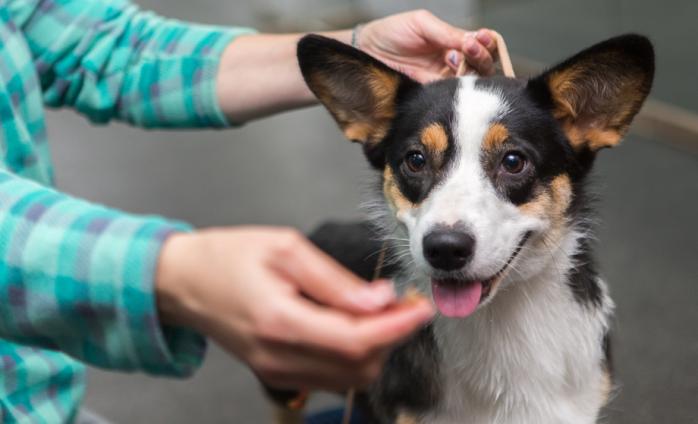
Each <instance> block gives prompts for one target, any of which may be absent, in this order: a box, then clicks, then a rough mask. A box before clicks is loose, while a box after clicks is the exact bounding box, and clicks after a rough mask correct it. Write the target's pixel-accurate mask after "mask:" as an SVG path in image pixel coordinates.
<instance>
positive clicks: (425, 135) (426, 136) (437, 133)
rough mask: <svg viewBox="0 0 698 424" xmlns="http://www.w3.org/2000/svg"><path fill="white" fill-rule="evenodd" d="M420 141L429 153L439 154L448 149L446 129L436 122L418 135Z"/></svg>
mask: <svg viewBox="0 0 698 424" xmlns="http://www.w3.org/2000/svg"><path fill="white" fill-rule="evenodd" d="M420 140H421V142H422V144H423V145H424V147H426V148H427V149H428V150H429V151H430V152H431V153H435V154H440V153H443V152H445V151H446V149H447V148H448V135H447V134H446V129H445V128H444V127H443V125H441V124H440V123H438V122H434V123H432V124H429V125H428V126H427V127H425V128H424V129H423V130H422V132H421V134H420Z"/></svg>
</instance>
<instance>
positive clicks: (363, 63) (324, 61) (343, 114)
mask: <svg viewBox="0 0 698 424" xmlns="http://www.w3.org/2000/svg"><path fill="white" fill-rule="evenodd" d="M298 63H299V65H300V69H301V72H302V73H303V78H304V79H305V81H306V83H307V84H308V87H310V90H311V91H312V92H313V93H314V94H315V95H316V96H317V98H318V99H319V100H320V102H322V104H323V105H324V106H325V107H326V108H327V110H329V111H330V113H331V114H332V116H333V117H334V119H335V121H337V124H339V126H340V128H341V129H342V131H343V132H344V135H345V136H346V137H347V138H348V139H349V140H352V141H355V142H358V143H361V144H362V146H363V148H364V153H365V154H366V156H367V158H368V159H369V161H370V162H371V164H372V165H373V166H375V167H378V168H380V167H382V165H383V163H384V160H385V159H384V157H383V155H382V150H383V149H382V148H381V145H380V144H381V141H382V140H383V139H384V138H385V136H386V134H387V133H388V131H389V130H390V127H391V125H392V121H393V118H394V117H395V114H396V107H397V103H398V98H399V97H400V94H401V93H404V92H405V91H406V90H408V89H409V88H410V87H416V86H418V85H419V84H418V83H417V82H415V81H413V80H411V79H409V78H408V77H407V76H405V75H403V74H401V73H399V72H397V71H395V70H393V69H391V68H390V67H388V66H387V65H385V64H384V63H382V62H380V61H378V60H376V59H374V58H373V57H371V56H369V55H368V54H366V53H364V52H362V51H360V50H358V49H355V48H353V47H351V46H348V45H346V44H344V43H341V42H339V41H336V40H333V39H330V38H326V37H322V36H319V35H306V36H305V37H303V38H302V39H301V40H300V42H299V43H298Z"/></svg>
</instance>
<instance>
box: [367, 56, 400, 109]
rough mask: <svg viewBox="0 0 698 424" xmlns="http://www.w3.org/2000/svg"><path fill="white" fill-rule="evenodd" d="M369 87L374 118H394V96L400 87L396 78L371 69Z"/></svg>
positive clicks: (376, 69)
mask: <svg viewBox="0 0 698 424" xmlns="http://www.w3.org/2000/svg"><path fill="white" fill-rule="evenodd" d="M369 85H370V87H371V91H372V92H373V97H374V101H375V103H376V106H375V111H374V113H375V116H377V117H379V118H392V117H394V116H395V95H396V94H397V89H398V86H399V85H400V80H399V79H398V77H397V76H396V75H392V74H389V73H387V72H385V71H383V70H381V69H378V68H371V71H370V73H369Z"/></svg>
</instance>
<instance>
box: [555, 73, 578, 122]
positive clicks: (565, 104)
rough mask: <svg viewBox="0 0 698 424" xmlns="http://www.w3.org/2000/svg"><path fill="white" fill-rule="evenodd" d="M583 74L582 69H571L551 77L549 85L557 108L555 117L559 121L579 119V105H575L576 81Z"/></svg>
mask: <svg viewBox="0 0 698 424" xmlns="http://www.w3.org/2000/svg"><path fill="white" fill-rule="evenodd" d="M580 73H581V69H578V68H569V69H565V70H564V71H559V72H555V73H553V74H552V75H550V77H549V79H548V85H549V87H550V93H551V94H552V97H553V102H554V103H555V105H556V106H557V108H556V109H555V112H554V115H555V118H557V119H562V118H571V119H574V118H576V117H577V106H578V105H577V104H575V103H576V102H575V97H576V96H575V94H574V92H575V83H574V81H575V79H577V77H578V76H579V74H580Z"/></svg>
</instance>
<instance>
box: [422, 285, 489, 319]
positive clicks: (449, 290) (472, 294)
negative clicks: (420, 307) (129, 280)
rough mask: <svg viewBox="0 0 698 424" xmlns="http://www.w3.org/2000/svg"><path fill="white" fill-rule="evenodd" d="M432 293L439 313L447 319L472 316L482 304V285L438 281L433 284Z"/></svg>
mask: <svg viewBox="0 0 698 424" xmlns="http://www.w3.org/2000/svg"><path fill="white" fill-rule="evenodd" d="M431 293H432V296H434V303H436V307H437V308H439V311H441V313H442V314H443V315H445V316H447V317H452V318H465V317H467V316H468V315H470V314H472V313H473V311H475V308H477V305H478V304H479V303H480V296H481V295H482V283H481V282H479V281H474V282H472V283H469V284H465V285H461V284H448V283H441V282H437V281H432V283H431Z"/></svg>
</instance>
